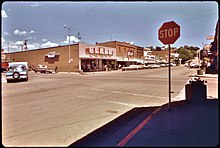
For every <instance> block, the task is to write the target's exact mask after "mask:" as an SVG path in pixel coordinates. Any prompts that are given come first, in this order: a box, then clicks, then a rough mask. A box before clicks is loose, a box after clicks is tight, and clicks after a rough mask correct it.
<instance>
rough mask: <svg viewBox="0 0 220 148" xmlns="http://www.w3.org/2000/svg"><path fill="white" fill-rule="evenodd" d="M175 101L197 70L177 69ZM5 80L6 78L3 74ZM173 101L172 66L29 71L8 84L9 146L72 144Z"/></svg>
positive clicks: (5, 120)
mask: <svg viewBox="0 0 220 148" xmlns="http://www.w3.org/2000/svg"><path fill="white" fill-rule="evenodd" d="M171 73H172V74H171V75H172V91H173V92H174V93H173V94H172V98H175V97H176V96H178V95H179V94H180V93H181V91H182V90H183V88H184V85H185V83H186V82H187V81H188V80H189V78H190V77H191V76H192V75H195V74H196V70H195V69H188V68H186V67H184V66H178V67H172V72H171ZM3 78H4V75H3ZM167 102H168V68H159V69H146V70H138V71H111V72H99V73H86V74H84V75H80V74H77V73H71V74H68V73H57V74H41V73H33V72H30V73H29V81H28V82H16V83H6V82H4V81H2V142H3V145H5V146H68V145H70V144H71V143H73V142H75V141H77V140H78V139H80V138H82V137H84V136H85V135H87V134H89V133H91V132H92V131H94V130H96V129H98V128H100V127H101V126H103V125H105V124H107V123H109V122H110V121H112V120H114V119H116V118H117V117H119V116H120V115H122V114H124V113H126V112H127V111H129V110H131V109H133V108H137V107H150V106H157V105H162V104H164V103H167Z"/></svg>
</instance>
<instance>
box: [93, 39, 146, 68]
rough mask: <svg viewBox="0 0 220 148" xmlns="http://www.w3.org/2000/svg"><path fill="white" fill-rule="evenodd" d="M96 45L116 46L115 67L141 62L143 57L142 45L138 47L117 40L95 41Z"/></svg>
mask: <svg viewBox="0 0 220 148" xmlns="http://www.w3.org/2000/svg"><path fill="white" fill-rule="evenodd" d="M96 45H101V46H107V47H112V48H116V56H117V64H116V65H117V67H118V66H119V65H121V66H129V65H132V64H138V63H143V59H144V57H143V55H144V53H143V52H144V51H143V50H144V48H143V47H139V46H136V45H132V44H130V43H127V42H119V41H109V42H102V43H96Z"/></svg>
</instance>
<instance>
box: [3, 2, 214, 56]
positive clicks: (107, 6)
mask: <svg viewBox="0 0 220 148" xmlns="http://www.w3.org/2000/svg"><path fill="white" fill-rule="evenodd" d="M1 19H2V26H1V27H2V28H1V29H2V31H1V46H2V49H5V52H15V51H20V50H21V44H23V42H24V40H27V47H28V50H33V49H40V48H47V47H55V46H59V45H61V46H62V45H68V34H69V30H70V40H71V43H74V42H78V41H79V40H78V38H77V34H78V33H79V34H80V36H81V41H83V42H85V43H88V44H95V43H96V42H107V41H115V40H116V41H121V42H123V41H125V42H128V43H131V44H134V45H138V46H142V47H149V46H153V47H156V46H159V47H162V46H164V45H163V43H162V42H161V41H159V40H158V29H159V28H160V27H161V26H162V24H163V23H164V22H169V21H174V22H176V23H177V24H178V25H180V37H179V39H178V40H177V41H176V42H175V43H174V44H172V45H171V47H177V48H178V47H180V46H184V45H188V46H195V47H200V48H201V47H202V44H203V43H204V44H210V43H211V42H212V41H213V40H207V39H206V37H207V36H212V35H214V34H215V28H216V24H217V21H218V3H217V2H216V1H188V2H187V1H185V2H177V1H173V2H172V1H169V2H168V1H167V2H166V1H157V2H155V1H152V2H150V1H145V2H144V1H139V2H138V1H128V2H123V1H117V2H114V1H108V2H105V1H87V2H82V1H78V2H69V1H66V2H63V1H54V2H49V1H48V2H47V1H45V2H43V1H41V2H34V1H32V2H24V1H23V2H22V1H17V2H16V1H14V2H10V1H8V2H4V3H2V7H1ZM64 25H66V26H67V28H65V27H64ZM68 28H70V29H68ZM8 47H9V48H8ZM8 49H9V51H8Z"/></svg>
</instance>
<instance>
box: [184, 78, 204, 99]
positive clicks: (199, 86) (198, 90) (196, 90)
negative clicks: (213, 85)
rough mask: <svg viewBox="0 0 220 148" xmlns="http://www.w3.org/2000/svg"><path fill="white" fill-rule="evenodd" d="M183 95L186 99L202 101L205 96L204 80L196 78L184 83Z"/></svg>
mask: <svg viewBox="0 0 220 148" xmlns="http://www.w3.org/2000/svg"><path fill="white" fill-rule="evenodd" d="M185 96H186V101H187V102H190V101H194V102H195V101H204V100H206V98H207V86H206V85H205V81H204V80H203V81H202V80H200V78H196V79H194V80H190V81H189V83H188V84H186V85H185Z"/></svg>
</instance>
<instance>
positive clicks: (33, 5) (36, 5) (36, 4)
mask: <svg viewBox="0 0 220 148" xmlns="http://www.w3.org/2000/svg"><path fill="white" fill-rule="evenodd" d="M39 6H41V5H40V4H39V3H34V4H31V7H33V8H34V7H39Z"/></svg>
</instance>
